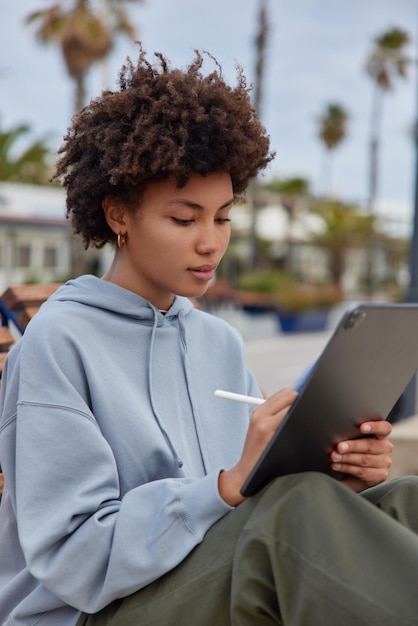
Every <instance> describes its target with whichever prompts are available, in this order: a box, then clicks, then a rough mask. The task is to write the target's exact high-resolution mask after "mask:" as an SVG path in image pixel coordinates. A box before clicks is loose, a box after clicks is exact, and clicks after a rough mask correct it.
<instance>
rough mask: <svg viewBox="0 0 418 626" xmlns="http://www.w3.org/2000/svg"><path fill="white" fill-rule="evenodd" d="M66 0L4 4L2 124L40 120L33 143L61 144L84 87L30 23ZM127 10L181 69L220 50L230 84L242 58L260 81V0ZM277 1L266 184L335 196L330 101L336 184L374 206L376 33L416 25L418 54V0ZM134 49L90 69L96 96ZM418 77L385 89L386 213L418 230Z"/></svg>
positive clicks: (266, 99)
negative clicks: (327, 120)
mask: <svg viewBox="0 0 418 626" xmlns="http://www.w3.org/2000/svg"><path fill="white" fill-rule="evenodd" d="M54 1H55V0H0V128H2V129H9V128H11V127H12V126H15V125H17V124H22V123H26V124H29V126H30V127H31V130H32V133H31V138H33V139H35V138H36V139H37V138H45V139H47V141H48V145H49V146H50V147H51V148H52V149H54V150H55V149H56V148H57V147H58V146H59V144H60V142H61V139H62V136H63V135H64V133H65V131H66V129H67V128H68V126H69V125H70V123H71V116H72V113H73V106H74V88H73V84H72V81H71V80H70V78H68V77H67V75H66V72H65V68H64V64H63V61H62V59H61V56H60V52H59V50H58V49H57V48H56V47H54V46H43V45H41V44H40V43H39V42H38V41H37V40H36V39H35V36H34V28H33V27H30V26H27V25H25V23H24V19H25V16H27V15H28V14H29V13H31V12H33V11H35V10H38V9H42V8H45V7H47V6H50V5H52V4H54ZM56 1H58V0H56ZM93 1H97V0H93ZM70 2H71V0H62V3H63V4H64V5H65V4H70ZM126 6H127V8H128V10H129V14H130V17H131V20H132V22H133V23H134V25H135V27H136V29H137V38H138V39H140V40H141V41H142V43H143V46H144V48H145V50H146V51H147V53H148V54H149V55H150V56H152V54H153V53H154V52H155V51H158V52H162V53H164V55H166V56H167V57H168V58H169V59H170V60H171V63H172V65H173V66H185V65H187V64H188V63H189V62H190V61H191V60H192V58H193V54H194V50H195V49H199V50H208V51H209V52H210V53H211V54H213V55H214V56H215V57H216V58H217V59H218V61H219V62H220V64H221V65H222V67H223V72H224V76H225V78H226V79H227V80H228V81H230V82H234V80H235V71H236V70H235V68H236V64H237V63H238V64H240V65H241V66H242V67H243V69H244V72H245V74H246V76H247V77H248V79H249V81H250V82H251V81H253V80H254V74H255V73H254V67H255V46H254V40H255V36H256V31H257V11H258V0H144V2H143V3H142V4H138V5H135V4H134V3H127V5H126ZM267 8H268V14H269V31H268V39H267V48H266V65H265V76H264V81H263V100H262V105H261V110H260V115H261V119H262V121H263V124H264V125H265V127H266V129H267V132H268V134H269V135H270V138H271V146H272V149H273V150H275V151H276V158H275V160H274V162H273V163H272V164H271V166H270V168H269V170H268V171H267V172H266V174H265V179H266V180H269V179H270V178H272V177H281V178H283V177H284V178H285V177H293V176H302V177H304V178H307V179H309V181H310V183H311V188H312V190H313V191H314V192H315V193H323V192H326V191H330V190H329V189H326V188H325V187H326V181H325V180H324V177H323V175H322V174H321V172H322V171H323V170H322V165H323V153H324V148H323V145H322V143H321V142H320V140H319V139H318V118H319V117H320V116H321V115H322V114H323V113H324V111H325V108H326V106H327V105H328V104H329V103H338V104H339V105H340V106H342V107H344V109H345V110H347V112H348V114H349V125H348V133H347V138H346V139H345V141H344V142H343V143H342V144H341V145H340V146H339V147H338V148H337V149H336V151H335V155H334V158H333V180H332V190H331V191H332V192H333V193H334V194H335V196H336V197H338V198H339V199H341V200H343V201H347V202H364V201H365V199H366V198H367V191H368V184H367V181H368V166H369V160H368V149H369V135H370V116H371V103H372V92H373V85H372V81H371V79H370V78H369V77H368V76H367V75H366V73H365V70H364V66H365V61H366V58H367V56H368V55H369V53H370V51H371V49H372V47H373V43H374V39H375V38H376V37H377V36H379V35H381V34H382V33H383V32H385V31H386V30H388V29H390V28H393V27H398V28H402V29H403V30H405V31H407V32H408V34H409V36H410V40H411V42H410V45H409V47H408V48H407V52H408V53H409V55H410V56H411V58H412V57H415V58H416V57H417V56H418V41H417V39H418V38H417V26H418V0H267ZM128 56H129V57H131V58H132V59H133V60H135V58H136V56H137V46H136V45H135V44H134V43H133V42H130V41H128V40H127V39H123V38H120V39H119V40H118V42H117V44H116V46H115V48H114V50H113V52H112V55H111V57H110V59H109V60H108V62H107V63H106V64H102V65H101V66H100V67H98V68H97V69H94V70H92V72H91V73H90V75H89V81H88V92H89V93H88V96H89V99H90V98H92V97H95V96H98V95H99V94H100V92H101V90H102V88H104V87H110V88H112V89H113V88H115V87H116V85H117V75H118V72H119V69H120V68H121V66H122V65H123V64H124V63H125V61H126V58H127V57H128ZM208 67H211V66H208ZM417 82H418V81H417V76H416V68H415V63H412V64H411V66H410V68H409V76H408V79H407V80H404V81H398V82H397V84H396V88H395V89H394V90H393V91H392V92H390V93H389V94H387V95H386V96H385V99H384V111H383V129H382V138H381V154H380V168H379V187H378V206H379V211H380V213H381V214H383V215H385V216H387V217H388V218H389V219H390V220H393V222H394V223H397V222H398V221H399V223H402V224H403V225H404V226H405V225H406V227H407V228H408V226H409V225H410V224H411V223H412V213H413V206H414V194H415V191H414V190H415V170H416V154H415V147H414V144H413V141H412V138H411V128H412V126H413V124H415V120H416V119H417V104H418V97H417V96H418V87H417Z"/></svg>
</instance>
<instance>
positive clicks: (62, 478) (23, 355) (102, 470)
mask: <svg viewBox="0 0 418 626" xmlns="http://www.w3.org/2000/svg"><path fill="white" fill-rule="evenodd" d="M51 344H52V342H51V341H48V339H47V336H46V333H44V336H43V337H42V335H41V336H39V335H38V336H37V337H36V340H35V339H34V333H32V334H31V333H28V336H27V337H25V341H24V346H23V347H22V349H21V351H20V363H18V367H16V368H15V378H16V380H17V378H18V374H19V370H20V382H19V384H18V383H17V382H13V375H12V376H10V374H12V373H11V372H10V373H9V376H8V388H7V390H6V391H5V395H6V400H7V395H8V394H9V393H10V394H12V393H17V391H16V390H14V386H15V387H17V386H19V390H18V401H17V418H16V459H15V464H16V486H15V488H16V494H15V497H16V517H17V523H18V528H19V537H20V541H21V545H22V549H23V552H24V555H25V559H26V562H27V564H28V568H29V570H30V572H31V573H32V575H33V576H34V577H35V578H36V579H38V580H39V581H40V582H41V583H42V584H43V585H44V586H45V587H46V588H47V589H49V590H50V591H51V592H52V593H54V594H55V595H57V596H58V597H59V598H61V599H62V600H63V601H64V602H65V603H67V604H69V605H71V606H73V607H75V608H77V609H79V610H81V611H84V612H87V613H95V612H97V611H99V610H100V609H101V608H103V607H104V606H106V605H107V604H109V603H110V602H112V601H113V600H114V599H116V598H119V597H124V596H127V595H129V594H131V593H133V592H134V591H136V590H138V589H140V588H142V587H144V586H145V585H147V584H148V583H150V582H151V581H153V580H155V579H157V578H158V577H160V576H162V575H163V574H164V573H166V572H168V571H169V570H171V569H172V568H174V567H176V565H178V564H179V563H180V562H181V561H182V560H183V559H184V558H185V557H186V556H187V555H188V554H189V553H190V551H191V550H192V549H193V548H194V547H195V546H196V545H197V544H198V543H199V542H201V541H202V539H203V537H204V535H205V533H206V532H207V530H208V529H209V528H210V526H212V525H213V524H214V523H215V522H216V521H217V520H218V519H220V518H221V517H222V516H223V515H225V514H226V513H227V512H228V511H229V510H230V507H229V506H228V505H227V504H226V503H225V502H224V501H223V500H222V499H221V498H220V496H219V494H218V489H217V479H218V471H214V472H212V473H210V474H208V475H207V476H205V477H203V478H197V479H195V478H165V479H162V480H156V481H153V482H149V483H147V484H143V485H140V486H134V487H133V488H131V489H130V490H129V491H127V492H126V494H125V495H124V496H123V497H122V498H121V497H120V492H121V490H120V485H119V475H118V467H117V465H116V461H115V457H114V455H113V453H112V449H111V447H110V446H109V444H108V442H107V441H106V439H105V438H104V437H103V435H102V433H101V431H100V428H99V426H98V423H97V421H96V420H95V418H94V416H93V414H92V413H91V411H90V410H89V407H88V403H87V402H86V400H85V396H86V395H87V396H88V389H87V388H86V385H87V383H86V382H85V381H84V380H83V378H82V376H81V374H80V370H81V367H76V368H74V367H73V368H71V369H69V368H68V366H66V363H67V362H68V359H72V361H73V362H74V359H75V358H76V355H75V354H72V353H70V352H69V348H68V345H67V344H65V345H64V344H62V345H54V346H53V347H52V346H51ZM41 346H42V350H40V347H41ZM40 354H41V355H42V356H41V357H39V355H40ZM57 355H59V358H58V357H57ZM57 392H59V393H57ZM54 398H55V400H54ZM56 398H62V401H57V400H56ZM6 404H7V402H6ZM9 404H10V403H9ZM12 421H13V419H12V417H11V418H10V424H12ZM11 488H12V487H11Z"/></svg>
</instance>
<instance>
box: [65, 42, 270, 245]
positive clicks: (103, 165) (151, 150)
mask: <svg viewBox="0 0 418 626" xmlns="http://www.w3.org/2000/svg"><path fill="white" fill-rule="evenodd" d="M206 54H207V55H208V56H209V57H210V58H211V59H212V60H213V61H214V62H215V64H216V70H215V71H212V72H211V73H209V74H207V75H204V74H203V73H202V65H203V56H202V54H201V53H199V52H198V51H195V58H194V60H193V62H192V63H191V64H190V65H189V66H188V67H187V68H186V69H185V70H180V69H171V68H170V67H169V62H168V61H167V60H166V58H165V57H164V56H163V55H162V54H161V53H155V56H156V57H157V58H158V59H159V63H158V66H157V67H156V66H154V65H152V64H151V63H150V62H149V61H147V59H146V55H145V53H144V51H143V49H142V47H141V46H140V54H139V59H138V63H137V65H136V67H134V65H133V64H132V62H131V60H130V59H129V58H128V60H127V62H126V65H124V66H123V67H122V69H121V71H120V74H119V87H120V89H119V90H118V91H104V92H103V93H102V95H101V97H99V98H96V99H94V100H92V101H91V102H90V104H88V105H87V106H86V107H84V109H82V110H81V111H80V112H79V113H78V114H76V115H75V116H74V117H73V120H72V126H71V127H70V128H69V129H68V131H67V134H66V135H65V137H64V140H63V144H62V146H61V148H60V149H59V152H58V153H59V154H60V155H61V156H60V157H59V159H58V162H57V167H56V172H55V175H54V177H53V178H54V179H57V180H60V181H61V182H62V185H63V186H64V187H65V188H66V194H67V199H66V206H67V211H66V215H67V218H70V219H71V222H72V226H73V230H74V232H75V233H78V234H80V235H81V236H82V238H83V241H84V244H85V247H86V248H88V247H89V245H93V246H95V247H97V248H100V247H102V246H103V245H104V244H106V243H108V242H110V243H114V241H115V237H116V236H115V234H114V233H113V231H112V230H111V229H110V227H109V226H108V224H107V222H106V220H105V216H104V212H103V209H102V201H103V199H104V197H105V196H107V195H110V196H113V197H115V198H117V199H120V200H121V201H123V202H125V203H126V204H127V205H128V206H130V205H133V204H134V203H136V204H137V203H138V198H140V196H141V193H142V192H143V190H144V189H145V187H146V185H147V184H149V183H151V182H158V181H161V180H165V179H167V178H169V177H171V176H174V177H175V178H176V180H177V184H178V187H179V188H181V187H183V186H184V185H185V184H186V183H187V181H188V179H189V177H190V175H191V174H193V173H198V174H201V175H203V176H205V175H207V174H210V173H212V172H215V171H219V170H222V171H225V172H227V173H229V174H230V176H231V180H232V187H233V191H234V194H235V195H236V196H237V195H239V194H242V192H243V191H244V190H245V189H246V187H247V186H248V183H249V181H250V179H252V178H254V177H255V176H256V175H257V173H258V172H259V171H260V170H261V169H263V168H265V167H266V165H267V164H268V163H269V162H270V161H271V160H272V158H273V156H274V155H273V154H272V153H271V152H269V138H268V136H267V135H266V132H265V129H264V127H263V126H262V124H261V123H260V121H259V120H258V118H257V115H256V111H255V109H254V108H253V106H252V105H251V101H250V97H249V92H250V88H249V87H247V83H246V79H245V76H244V75H243V72H242V69H241V68H240V67H239V66H238V67H237V85H236V86H235V87H231V86H229V85H227V84H226V83H225V81H224V80H223V78H222V70H221V68H220V66H219V64H218V63H217V61H216V59H214V58H213V57H212V56H211V55H210V54H208V53H206Z"/></svg>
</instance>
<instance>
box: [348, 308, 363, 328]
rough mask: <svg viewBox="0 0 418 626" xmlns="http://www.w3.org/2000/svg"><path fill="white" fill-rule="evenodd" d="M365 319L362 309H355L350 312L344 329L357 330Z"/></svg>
mask: <svg viewBox="0 0 418 626" xmlns="http://www.w3.org/2000/svg"><path fill="white" fill-rule="evenodd" d="M365 318H366V311H364V310H362V309H356V310H355V311H352V312H351V313H350V314H349V316H348V317H347V320H346V322H345V324H344V328H345V329H346V330H353V329H354V328H357V327H358V326H359V325H360V324H361V323H362V322H363V321H364V319H365Z"/></svg>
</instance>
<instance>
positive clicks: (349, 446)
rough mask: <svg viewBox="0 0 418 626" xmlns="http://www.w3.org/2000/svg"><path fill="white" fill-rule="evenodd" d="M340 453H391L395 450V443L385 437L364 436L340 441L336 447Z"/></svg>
mask: <svg viewBox="0 0 418 626" xmlns="http://www.w3.org/2000/svg"><path fill="white" fill-rule="evenodd" d="M335 450H336V452H338V453H339V454H343V455H346V454H348V453H355V454H374V455H377V454H391V453H392V451H393V443H392V442H391V441H390V440H389V439H386V437H385V438H381V439H378V438H373V439H371V438H363V439H353V440H351V441H340V443H338V444H337V446H336V448H335Z"/></svg>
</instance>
